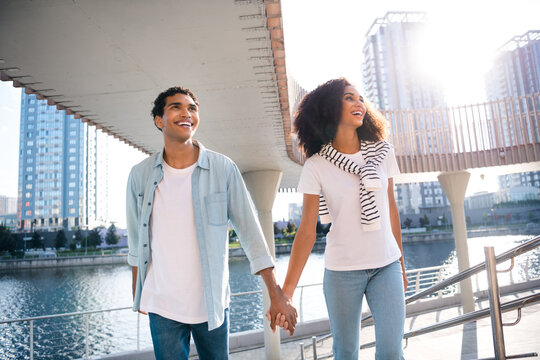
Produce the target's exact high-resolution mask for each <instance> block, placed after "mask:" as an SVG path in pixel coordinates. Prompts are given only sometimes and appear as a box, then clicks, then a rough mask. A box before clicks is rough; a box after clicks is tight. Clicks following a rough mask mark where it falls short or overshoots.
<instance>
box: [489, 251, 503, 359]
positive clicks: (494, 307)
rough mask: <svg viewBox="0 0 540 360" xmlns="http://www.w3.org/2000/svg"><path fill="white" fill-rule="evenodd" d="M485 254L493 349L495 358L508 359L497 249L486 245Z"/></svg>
mask: <svg viewBox="0 0 540 360" xmlns="http://www.w3.org/2000/svg"><path fill="white" fill-rule="evenodd" d="M484 254H485V256H486V272H487V277H488V294H489V308H490V314H491V330H492V332H493V349H494V351H495V359H497V360H506V353H505V349H504V334H503V325H502V314H501V302H500V298H499V284H498V281H497V262H496V261H495V251H494V250H493V246H486V247H484Z"/></svg>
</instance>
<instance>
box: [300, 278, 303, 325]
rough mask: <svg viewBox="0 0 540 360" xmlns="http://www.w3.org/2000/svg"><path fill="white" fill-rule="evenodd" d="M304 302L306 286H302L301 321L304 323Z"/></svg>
mask: <svg viewBox="0 0 540 360" xmlns="http://www.w3.org/2000/svg"><path fill="white" fill-rule="evenodd" d="M303 304H304V287H303V286H302V287H301V288H300V322H301V323H303V322H304V308H303V306H302V305H303Z"/></svg>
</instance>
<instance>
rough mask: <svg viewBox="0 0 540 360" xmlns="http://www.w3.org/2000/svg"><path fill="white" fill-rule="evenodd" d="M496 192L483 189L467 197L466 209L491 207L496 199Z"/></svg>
mask: <svg viewBox="0 0 540 360" xmlns="http://www.w3.org/2000/svg"><path fill="white" fill-rule="evenodd" d="M496 195H497V193H495V192H487V191H481V192H478V193H476V194H474V195H471V196H468V197H466V198H465V209H467V210H476V209H490V208H492V207H493V205H494V204H495V201H496Z"/></svg>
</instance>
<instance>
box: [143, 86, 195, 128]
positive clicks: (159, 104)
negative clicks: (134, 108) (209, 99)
mask: <svg viewBox="0 0 540 360" xmlns="http://www.w3.org/2000/svg"><path fill="white" fill-rule="evenodd" d="M176 94H184V95H187V96H189V97H191V98H192V99H193V101H195V104H197V106H199V101H198V100H197V97H196V96H195V94H194V93H193V92H192V91H191V90H189V89H186V88H183V87H181V86H173V87H172V88H168V89H167V90H165V91H163V92H162V93H160V94H159V95H158V96H157V98H156V100H154V107H153V108H152V119H155V118H156V116H160V117H161V116H163V112H164V111H165V102H166V100H167V98H168V97H169V96H174V95H176ZM154 124H155V123H154ZM158 129H159V128H158ZM160 130H161V129H160Z"/></svg>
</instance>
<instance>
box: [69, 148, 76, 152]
mask: <svg viewBox="0 0 540 360" xmlns="http://www.w3.org/2000/svg"><path fill="white" fill-rule="evenodd" d="M76 151H77V149H75V148H69V152H70V153H74V152H76Z"/></svg>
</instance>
